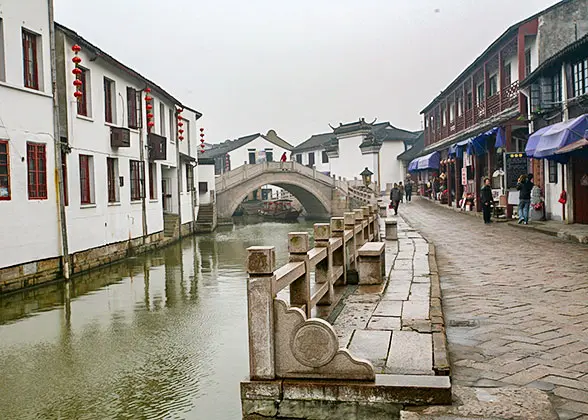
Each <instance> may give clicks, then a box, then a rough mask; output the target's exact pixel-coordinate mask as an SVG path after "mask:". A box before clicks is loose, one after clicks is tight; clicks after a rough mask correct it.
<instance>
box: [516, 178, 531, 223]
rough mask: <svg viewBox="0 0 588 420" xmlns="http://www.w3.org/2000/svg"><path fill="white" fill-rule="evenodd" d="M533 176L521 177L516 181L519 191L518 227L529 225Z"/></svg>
mask: <svg viewBox="0 0 588 420" xmlns="http://www.w3.org/2000/svg"><path fill="white" fill-rule="evenodd" d="M534 186H535V184H533V174H529V175H521V176H520V177H519V179H518V183H517V190H519V225H520V224H521V223H524V224H525V225H528V224H529V207H531V191H532V190H533V187H534Z"/></svg>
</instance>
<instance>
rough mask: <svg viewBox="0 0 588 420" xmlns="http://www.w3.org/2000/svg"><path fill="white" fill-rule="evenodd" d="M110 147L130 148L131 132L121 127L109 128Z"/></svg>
mask: <svg viewBox="0 0 588 420" xmlns="http://www.w3.org/2000/svg"><path fill="white" fill-rule="evenodd" d="M110 145H111V146H112V147H131V131H130V130H129V129H128V128H123V127H110Z"/></svg>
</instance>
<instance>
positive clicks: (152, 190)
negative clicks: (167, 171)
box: [149, 162, 157, 200]
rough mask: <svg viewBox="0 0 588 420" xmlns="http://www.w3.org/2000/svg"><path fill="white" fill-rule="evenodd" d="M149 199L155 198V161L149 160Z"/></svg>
mask: <svg viewBox="0 0 588 420" xmlns="http://www.w3.org/2000/svg"><path fill="white" fill-rule="evenodd" d="M149 200H157V163H155V162H149Z"/></svg>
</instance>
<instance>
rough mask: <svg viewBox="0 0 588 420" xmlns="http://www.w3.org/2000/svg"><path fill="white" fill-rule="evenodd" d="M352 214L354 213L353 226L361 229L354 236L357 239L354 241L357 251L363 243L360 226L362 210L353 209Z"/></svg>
mask: <svg viewBox="0 0 588 420" xmlns="http://www.w3.org/2000/svg"><path fill="white" fill-rule="evenodd" d="M353 212H354V213H355V226H359V227H360V228H361V229H359V232H358V233H357V234H356V235H357V239H356V242H355V246H356V247H357V249H359V248H361V247H362V245H363V244H364V243H365V241H364V238H363V227H362V224H363V210H361V209H355V210H353ZM356 255H357V254H356Z"/></svg>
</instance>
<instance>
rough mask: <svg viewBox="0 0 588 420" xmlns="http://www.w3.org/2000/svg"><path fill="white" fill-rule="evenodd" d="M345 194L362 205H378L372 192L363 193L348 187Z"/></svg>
mask: <svg viewBox="0 0 588 420" xmlns="http://www.w3.org/2000/svg"><path fill="white" fill-rule="evenodd" d="M347 194H348V196H349V197H350V198H353V199H355V200H357V201H359V202H360V203H363V204H371V205H373V206H376V205H377V203H378V197H377V195H376V194H375V193H374V192H373V191H364V190H361V189H359V188H357V187H352V186H349V188H348V192H347Z"/></svg>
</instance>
